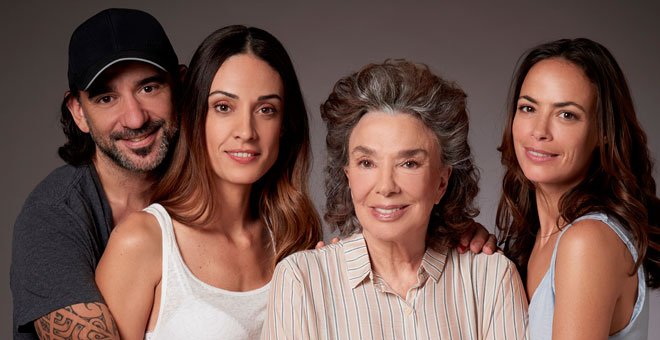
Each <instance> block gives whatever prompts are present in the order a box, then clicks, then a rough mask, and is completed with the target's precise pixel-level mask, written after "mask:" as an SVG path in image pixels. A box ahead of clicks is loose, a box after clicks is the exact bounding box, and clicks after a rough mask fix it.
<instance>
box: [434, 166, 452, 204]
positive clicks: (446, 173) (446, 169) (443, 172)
mask: <svg viewBox="0 0 660 340" xmlns="http://www.w3.org/2000/svg"><path fill="white" fill-rule="evenodd" d="M449 177H451V167H450V166H443V167H442V168H440V181H439V183H438V191H437V193H436V196H435V204H438V203H440V200H441V199H442V196H444V195H445V192H447V186H449Z"/></svg>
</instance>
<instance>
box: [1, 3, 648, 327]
mask: <svg viewBox="0 0 660 340" xmlns="http://www.w3.org/2000/svg"><path fill="white" fill-rule="evenodd" d="M107 7H128V8H138V9H143V10H146V11H147V12H149V13H151V14H153V15H154V16H155V17H156V18H157V19H158V20H159V21H160V22H161V24H162V25H163V26H164V28H165V30H166V32H167V33H168V35H169V37H170V39H171V41H172V44H173V45H174V47H175V49H176V50H177V52H178V55H179V58H180V62H181V63H186V64H187V63H188V62H189V60H190V57H191V56H192V53H193V52H194V50H195V48H196V47H197V46H198V45H199V43H200V42H201V41H202V40H203V39H204V38H205V37H206V36H207V35H208V34H209V33H211V32H212V31H214V30H216V29H218V28H220V27H223V26H226V25H229V24H245V25H249V26H256V27H259V28H263V29H266V30H268V31H269V32H271V33H273V34H274V35H275V36H276V37H277V38H278V39H280V40H281V41H282V43H283V44H284V45H285V47H286V48H287V50H288V52H289V53H290V55H291V58H292V59H293V62H294V65H295V67H296V71H297V74H298V77H299V79H300V83H301V86H302V89H303V94H304V95H305V100H306V103H307V107H308V111H309V114H310V123H311V135H312V144H313V152H314V167H313V171H312V176H311V178H310V188H311V192H312V195H313V199H314V200H315V203H316V206H317V208H318V209H319V211H320V212H321V213H322V211H323V207H324V193H323V167H324V165H325V156H326V155H325V150H324V145H325V127H324V125H323V122H322V121H321V118H320V115H319V105H320V103H322V102H323V101H324V100H325V98H327V95H328V94H329V93H330V91H331V89H332V86H333V84H334V83H335V82H336V81H337V80H338V79H339V78H340V77H342V76H345V75H347V74H349V73H351V72H353V71H355V70H357V69H359V68H360V67H361V66H362V65H364V64H366V63H370V62H382V61H383V60H384V59H386V58H406V59H410V60H413V61H417V62H422V63H426V64H428V65H429V66H430V67H431V69H432V70H433V71H435V72H437V73H439V74H441V75H442V76H443V77H445V78H447V79H451V80H454V81H456V82H457V83H458V84H459V85H460V86H461V87H462V88H463V89H464V90H465V91H466V92H467V93H468V105H469V112H470V122H471V129H470V144H471V145H472V149H473V152H474V156H475V159H476V163H477V165H478V166H479V168H480V170H481V182H480V185H481V191H480V194H479V197H478V202H479V205H480V207H481V215H480V216H479V218H478V221H480V222H481V223H483V224H484V225H486V226H487V227H488V228H489V229H491V230H492V229H493V228H494V224H495V209H496V207H497V202H498V199H499V193H500V186H501V176H502V167H501V165H500V154H499V152H497V150H496V147H497V145H498V144H499V141H500V138H501V131H502V126H503V119H504V118H503V117H504V112H505V106H506V95H507V92H508V86H509V83H510V80H511V76H512V73H513V71H514V67H515V65H516V62H517V60H518V58H519V57H520V55H521V54H522V53H523V52H524V51H525V50H526V49H528V48H530V47H532V46H534V45H536V44H539V43H542V42H546V41H548V40H554V39H558V38H564V37H570V38H574V37H581V36H583V37H588V38H591V39H594V40H596V41H598V42H600V43H602V44H604V45H605V46H607V47H608V48H609V49H610V51H611V52H612V53H613V54H614V56H615V57H616V58H617V60H618V62H619V63H620V65H621V67H622V68H623V70H624V72H625V74H626V76H627V79H628V81H629V85H630V88H631V91H632V93H633V98H634V101H635V106H636V109H637V115H638V118H639V120H640V121H641V123H642V125H643V127H644V129H645V130H646V132H647V134H648V137H649V147H650V149H651V153H652V155H653V157H654V159H656V160H658V159H660V135H658V133H657V132H658V130H659V129H660V116H659V112H658V105H657V100H658V97H659V95H660V93H659V92H660V65H659V64H658V61H660V38H659V35H660V20H659V19H658V18H660V2H657V1H629V2H627V3H624V2H623V1H597V0H593V1H582V2H577V1H535V2H532V1H497V2H490V1H483V2H481V1H474V2H473V1H466V2H461V3H459V2H454V1H451V2H450V1H407V2H405V3H404V2H403V1H400V2H394V1H391V2H390V1H325V2H315V1H290V0H280V1H263V2H257V1H249V0H243V1H221V0H215V1H186V2H185V3H184V2H183V1H179V2H172V3H170V2H164V1H112V2H111V1H104V2H101V1H52V2H47V1H20V2H19V1H11V2H9V1H7V2H4V3H3V4H2V5H1V7H0V8H2V9H1V10H0V51H1V52H0V67H1V70H2V71H1V74H2V77H1V78H0V79H2V81H1V82H0V99H1V100H0V103H2V105H3V108H2V113H1V114H2V121H1V122H0V140H1V141H2V143H1V149H0V150H1V152H2V157H1V160H2V161H1V164H2V165H1V166H0V169H1V170H0V171H1V174H2V176H0V180H1V181H2V182H1V185H2V187H1V188H2V193H1V196H2V197H1V198H0V203H1V204H0V209H1V210H0V338H2V339H9V338H10V337H11V334H12V333H11V323H12V322H11V320H12V316H11V303H12V302H11V294H10V290H9V265H10V258H11V238H12V229H13V224H14V220H15V218H16V216H17V215H18V212H19V210H20V208H21V206H22V204H23V201H24V200H25V198H26V197H27V195H28V194H29V193H30V191H31V190H32V189H33V188H34V186H35V185H36V184H37V183H38V182H39V181H41V179H43V178H44V177H45V176H46V175H47V174H48V173H49V172H50V171H52V170H53V169H54V168H55V167H57V166H60V165H62V164H63V162H62V161H61V160H60V159H59V158H58V156H57V148H58V147H59V146H60V145H62V143H63V142H64V136H63V133H62V131H61V129H60V127H59V121H58V119H59V107H60V103H61V100H62V98H63V94H64V91H65V90H66V89H67V78H66V70H67V48H68V42H69V37H70V35H71V32H72V31H73V30H74V29H75V28H76V27H77V26H78V25H79V24H80V23H82V22H83V21H84V20H85V19H87V18H88V17H90V16H91V15H93V14H95V13H96V12H98V11H99V10H101V9H104V8H107ZM659 175H660V172H659V171H658V166H656V170H655V178H656V181H658V180H660V176H659ZM329 235H330V233H329V231H328V230H326V238H327V237H328V236H329ZM651 296H652V297H651V301H650V302H651V317H650V331H649V334H651V335H652V334H656V335H657V334H660V324H659V323H658V321H660V293H658V292H654V293H652V295H651Z"/></svg>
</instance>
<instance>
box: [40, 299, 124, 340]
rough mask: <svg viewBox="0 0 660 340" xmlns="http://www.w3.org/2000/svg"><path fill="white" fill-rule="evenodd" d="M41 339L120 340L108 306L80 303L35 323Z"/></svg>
mask: <svg viewBox="0 0 660 340" xmlns="http://www.w3.org/2000/svg"><path fill="white" fill-rule="evenodd" d="M34 328H35V329H36V330H37V334H38V335H39V338H40V339H49V340H51V339H119V332H118V330H117V325H116V324H115V321H114V319H113V318H112V315H111V314H110V310H109V309H108V306H106V305H105V304H103V303H101V302H94V303H79V304H75V305H71V306H67V307H64V308H62V309H58V310H56V311H54V312H52V313H50V314H47V315H44V316H43V317H41V318H39V319H37V320H35V321H34Z"/></svg>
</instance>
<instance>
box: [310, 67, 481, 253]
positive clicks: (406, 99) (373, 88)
mask: <svg viewBox="0 0 660 340" xmlns="http://www.w3.org/2000/svg"><path fill="white" fill-rule="evenodd" d="M370 111H384V112H388V113H393V114H395V113H397V114H398V113H401V114H410V115H412V116H414V117H417V118H418V119H419V120H420V121H421V122H423V123H424V125H425V126H427V127H428V128H429V129H430V130H431V131H433V132H434V134H435V135H436V137H437V138H438V142H439V145H440V151H441V155H440V159H441V160H442V162H443V164H445V165H449V166H451V167H452V172H451V176H450V178H449V183H448V186H447V191H446V192H445V195H444V196H443V198H442V200H441V201H440V203H439V204H437V205H435V206H434V207H433V210H432V211H431V218H430V220H429V227H428V231H427V245H428V246H429V247H431V248H435V249H438V248H440V247H443V246H455V245H457V244H458V241H459V238H460V235H462V234H463V233H464V232H465V231H466V230H467V229H468V228H471V227H472V218H474V217H475V216H476V215H477V214H479V210H478V209H477V208H476V207H475V205H474V198H475V196H476V195H477V193H478V191H479V187H478V181H479V173H478V171H477V169H476V167H475V166H474V162H473V159H472V155H471V153H470V146H469V144H468V129H469V121H468V115H467V111H466V95H465V93H464V92H463V90H461V89H460V88H459V87H458V86H457V85H455V84H453V83H451V82H448V81H446V80H444V79H442V78H440V77H438V76H436V75H434V74H433V73H431V71H430V70H429V68H428V67H427V66H426V65H422V64H414V63H411V62H408V61H405V60H394V61H391V60H390V61H385V62H384V63H383V64H370V65H367V66H365V67H364V68H362V69H361V70H360V71H358V72H356V73H353V74H351V75H349V76H347V77H345V78H342V79H340V80H339V81H338V82H337V83H336V84H335V86H334V89H333V91H332V93H331V94H330V96H329V97H328V99H327V100H326V101H325V103H323V104H322V105H321V116H322V117H323V120H324V121H325V123H326V124H327V128H328V135H327V137H326V145H327V155H328V156H327V157H328V158H327V166H326V169H325V175H326V177H325V192H326V197H327V201H326V213H325V220H326V221H327V222H328V223H329V224H330V226H331V227H334V228H338V229H339V230H340V232H341V235H342V236H343V237H346V236H348V235H350V234H352V233H355V232H358V231H360V230H361V229H362V227H361V226H360V222H359V221H358V219H357V217H356V215H355V210H354V207H353V202H352V200H351V192H350V188H349V186H348V179H347V178H346V175H345V173H344V167H345V166H346V165H347V164H348V140H349V137H350V134H351V132H352V131H353V128H354V127H355V125H356V124H357V123H358V121H359V120H360V119H361V118H362V116H363V115H365V114H366V113H368V112H370ZM385 138H387V137H385Z"/></svg>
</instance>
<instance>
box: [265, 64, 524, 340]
mask: <svg viewBox="0 0 660 340" xmlns="http://www.w3.org/2000/svg"><path fill="white" fill-rule="evenodd" d="M465 97H466V96H465V93H463V91H462V90H461V89H460V88H458V87H457V86H456V85H454V84H452V83H449V82H447V81H445V80H443V79H442V78H440V77H438V76H436V75H434V74H432V73H431V72H430V71H429V69H428V68H427V67H426V66H423V65H416V64H413V63H410V62H406V61H390V62H385V63H384V64H378V65H368V66H366V67H365V68H363V69H362V70H360V71H359V72H357V73H354V74H352V75H350V76H348V77H346V78H343V79H341V80H340V81H339V82H338V83H337V84H336V85H335V87H334V91H333V93H332V94H330V97H329V98H328V100H327V101H326V102H325V103H324V104H323V105H322V107H321V114H322V116H323V119H324V120H325V122H326V123H327V127H328V136H327V139H326V141H327V151H328V163H327V164H328V166H327V169H326V171H327V178H326V194H327V196H328V197H327V212H326V214H325V218H326V221H327V222H328V223H329V224H330V225H332V226H334V227H337V228H339V230H340V231H341V236H342V237H343V238H344V239H343V240H342V241H340V242H339V243H337V244H333V245H330V246H327V247H325V248H322V249H319V250H314V251H305V252H300V253H296V254H293V255H292V256H289V257H287V258H286V259H285V260H283V261H282V262H281V263H279V264H278V265H277V267H276V270H275V274H274V276H273V282H272V285H273V286H272V289H271V292H270V301H269V307H268V311H267V313H268V314H267V319H266V321H265V324H264V330H263V334H262V338H264V339H399V338H409V339H441V338H470V339H490V338H493V339H494V338H500V339H502V338H507V339H519V338H524V337H525V333H526V310H527V300H526V298H525V294H524V290H523V287H522V283H521V280H520V277H519V275H518V273H517V271H516V268H515V266H514V265H513V264H512V263H511V262H510V261H509V260H508V259H507V258H506V257H504V256H503V255H501V254H495V255H483V254H474V253H470V252H468V253H464V254H460V253H459V252H458V250H456V249H455V248H454V246H455V245H456V244H457V243H458V241H459V237H460V235H461V234H462V233H463V231H464V229H466V228H469V227H470V225H471V223H472V222H471V221H472V218H473V217H474V216H475V215H476V214H477V213H478V210H477V209H476V208H475V207H474V205H473V199H474V197H475V196H476V194H477V191H478V187H477V180H478V174H477V172H476V169H475V167H474V164H473V161H472V156H471V154H470V147H469V145H468V143H467V137H468V116H467V113H466V110H465Z"/></svg>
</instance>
